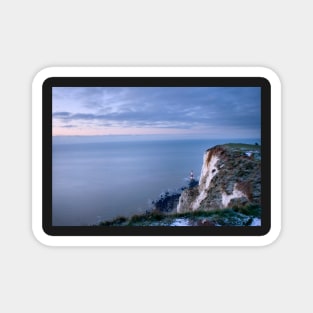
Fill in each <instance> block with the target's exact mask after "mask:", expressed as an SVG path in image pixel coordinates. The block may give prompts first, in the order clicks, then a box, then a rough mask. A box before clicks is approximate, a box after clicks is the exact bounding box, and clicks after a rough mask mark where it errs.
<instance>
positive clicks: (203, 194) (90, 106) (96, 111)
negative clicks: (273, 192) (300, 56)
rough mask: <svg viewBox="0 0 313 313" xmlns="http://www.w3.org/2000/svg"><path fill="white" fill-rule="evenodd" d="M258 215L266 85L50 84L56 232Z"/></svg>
mask: <svg viewBox="0 0 313 313" xmlns="http://www.w3.org/2000/svg"><path fill="white" fill-rule="evenodd" d="M261 217H262V207H261V87H251V86H249V87H238V86H234V87H209V86H208V87H203V86H201V87H194V86H188V87H171V86H166V87H164V86H161V87H158V86H155V87H150V86H149V87H148V86H146V87H144V86H143V87H141V86H138V87H133V86H132V87H125V86H123V87H57V86H54V87H52V225H53V226H95V227H115V226H125V227H126V226H133V227H136V226H145V227H148V226H173V227H175V226H176V227H182V226H187V227H188V226H191V227H195V226H209V227H224V226H240V227H242V226H246V227H258V226H261V225H262V218H261Z"/></svg>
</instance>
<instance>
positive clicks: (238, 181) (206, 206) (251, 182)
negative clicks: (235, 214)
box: [177, 144, 261, 213]
mask: <svg viewBox="0 0 313 313" xmlns="http://www.w3.org/2000/svg"><path fill="white" fill-rule="evenodd" d="M260 150H261V147H260V146H259V145H257V144H255V145H248V144H225V145H218V146H215V147H213V148H210V149H208V150H207V151H206V152H205V153H204V156H203V165H202V170H201V176H200V180H199V185H198V186H196V187H193V188H188V189H185V190H184V191H183V192H182V194H181V196H180V197H179V201H178V205H177V213H184V212H191V211H197V210H201V211H210V210H217V209H226V208H234V207H239V208H240V207H245V206H247V205H260V204H261V153H260Z"/></svg>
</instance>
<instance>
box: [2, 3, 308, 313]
mask: <svg viewBox="0 0 313 313" xmlns="http://www.w3.org/2000/svg"><path fill="white" fill-rule="evenodd" d="M311 12H312V9H311V8H310V2H309V1H296V2H294V1H289V2H287V1H257V2H256V1H242V0H237V1H223V0H220V1H214V2H211V1H169V0H167V1H160V0H159V1H155V2H152V1H135V0H133V1H116V0H115V1H92V0H89V1H88V2H86V1H53V2H51V1H49V2H48V1H31V0H29V1H20V2H19V1H10V2H9V1H2V2H1V5H0V40H1V44H0V47H1V48H0V63H1V64H0V65H1V66H0V79H1V81H0V91H1V92H0V100H1V102H0V103H1V106H0V113H1V123H0V127H1V131H0V136H1V162H0V166H1V168H0V173H1V193H0V195H1V196H0V207H1V226H0V231H1V237H0V238H1V239H0V240H1V255H0V260H1V268H0V286H1V301H0V310H1V312H26V311H29V312H89V311H96V310H97V311H98V310H99V311H104V312H124V311H127V312H162V311H164V312H167V311H175V312H176V311H179V312H190V311H192V312H198V311H211V310H214V311H215V312H251V311H253V312H265V310H266V311H273V312H277V311H284V310H287V309H288V310H290V312H292V311H295V310H297V311H301V312H302V311H303V312H310V311H312V301H311V299H310V296H311V284H312V278H313V277H312V276H313V275H312V264H313V262H312V261H313V257H312V243H311V238H312V225H311V224H312V219H313V218H312V217H313V213H312V211H313V207H312V200H311V199H310V196H311V194H312V191H311V187H310V181H311V176H312V168H311V164H312V157H311V152H310V149H311V150H312V148H311V136H310V128H311V127H310V126H311V125H312V122H311V115H310V113H311V112H312V109H311V110H310V107H311V106H312V96H311V95H312V88H311V84H312V77H311V71H312V59H311V57H312V55H313V53H312V52H313V51H312V50H313V49H312V47H310V46H309V44H310V42H311V32H310V28H312V27H313V25H312V24H313V23H312V17H311ZM62 65H63V66H83V65H86V66H93V65H94V66H111V65H112V66H120V65H123V66H127V65H138V66H139V65H142V66H143V65H146V66H148V65H165V66H166V65H179V66H184V65H185V66H187V65H189V66H192V65H194V66H195V65H196V66H197V65H199V66H221V65H227V66H232V65H236V66H242V65H243V66H267V67H270V68H272V69H273V70H275V71H276V72H277V73H278V74H279V76H280V78H281V81H282V85H283V161H282V166H283V223H282V226H283V229H282V233H281V236H280V237H279V239H278V240H277V241H276V242H275V243H274V244H272V245H270V246H268V247H263V248H48V247H45V246H43V245H41V244H40V243H38V242H37V241H36V240H35V239H34V237H33V235H32V232H31V82H32V78H33V77H34V75H35V74H36V72H38V71H39V70H40V69H42V68H44V67H47V66H62Z"/></svg>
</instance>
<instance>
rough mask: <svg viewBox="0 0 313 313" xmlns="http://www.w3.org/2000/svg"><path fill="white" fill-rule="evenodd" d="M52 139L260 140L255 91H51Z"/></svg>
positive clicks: (258, 96) (258, 100) (258, 93)
mask: <svg viewBox="0 0 313 313" xmlns="http://www.w3.org/2000/svg"><path fill="white" fill-rule="evenodd" d="M52 97H53V99H52V119H53V136H94V135H146V136H148V135H162V136H166V137H175V136H184V137H186V136H187V137H192V138H193V137H195V138H208V139H215V138H219V139H222V138H229V139H230V138H260V131H261V126H260V122H261V89H260V88H259V87H53V91H52Z"/></svg>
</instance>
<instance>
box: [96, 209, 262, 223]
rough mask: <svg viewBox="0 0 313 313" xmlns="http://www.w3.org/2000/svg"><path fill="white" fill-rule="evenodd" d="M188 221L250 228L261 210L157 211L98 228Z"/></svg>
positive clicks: (119, 218) (120, 219)
mask: <svg viewBox="0 0 313 313" xmlns="http://www.w3.org/2000/svg"><path fill="white" fill-rule="evenodd" d="M178 218H179V219H186V220H188V222H189V224H190V226H198V225H201V223H203V222H204V221H205V222H207V223H209V224H210V226H248V225H250V224H251V222H252V220H253V218H261V208H260V207H259V206H255V205H248V206H246V207H241V208H239V207H238V208H236V207H234V208H232V209H223V210H214V211H193V212H186V213H174V214H163V213H159V212H156V211H152V212H149V213H145V214H141V215H133V216H131V217H130V218H126V217H121V216H120V217H117V218H115V219H114V220H111V221H105V222H101V223H100V224H99V225H98V226H171V224H172V223H173V222H174V221H175V220H176V219H178Z"/></svg>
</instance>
